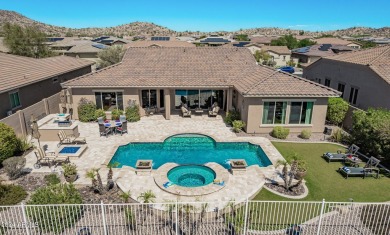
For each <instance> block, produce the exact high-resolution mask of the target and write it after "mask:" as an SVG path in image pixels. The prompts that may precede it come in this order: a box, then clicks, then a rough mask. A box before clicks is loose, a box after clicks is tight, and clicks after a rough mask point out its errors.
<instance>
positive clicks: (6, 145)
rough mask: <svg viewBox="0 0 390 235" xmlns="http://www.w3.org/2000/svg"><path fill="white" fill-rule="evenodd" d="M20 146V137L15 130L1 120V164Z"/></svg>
mask: <svg viewBox="0 0 390 235" xmlns="http://www.w3.org/2000/svg"><path fill="white" fill-rule="evenodd" d="M17 148H18V139H17V137H16V135H15V132H14V130H13V129H12V128H11V127H10V126H8V125H6V124H4V123H2V122H0V164H1V163H2V162H3V161H4V160H5V159H7V158H9V157H12V156H13V155H14V153H15V151H16V150H17Z"/></svg>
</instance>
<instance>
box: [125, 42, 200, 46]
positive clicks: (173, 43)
mask: <svg viewBox="0 0 390 235" xmlns="http://www.w3.org/2000/svg"><path fill="white" fill-rule="evenodd" d="M126 46H127V47H196V45H195V44H192V43H189V42H184V41H135V42H131V43H129V44H127V45H126Z"/></svg>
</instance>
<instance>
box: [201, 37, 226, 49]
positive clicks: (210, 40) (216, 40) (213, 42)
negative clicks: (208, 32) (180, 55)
mask: <svg viewBox="0 0 390 235" xmlns="http://www.w3.org/2000/svg"><path fill="white" fill-rule="evenodd" d="M231 42H232V40H230V39H229V38H226V37H219V36H210V37H207V38H204V39H200V40H197V41H195V42H194V43H198V44H201V45H206V46H214V47H215V46H222V45H225V44H228V43H231Z"/></svg>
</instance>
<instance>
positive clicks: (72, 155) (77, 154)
mask: <svg viewBox="0 0 390 235" xmlns="http://www.w3.org/2000/svg"><path fill="white" fill-rule="evenodd" d="M66 147H71V148H73V147H77V148H80V149H79V150H77V152H75V153H60V152H61V150H62V149H64V148H66ZM87 148H88V145H86V144H83V145H74V144H73V145H61V147H59V148H58V150H57V153H58V156H69V157H80V156H81V155H82V154H83V153H84V151H85V150H86V149H87Z"/></svg>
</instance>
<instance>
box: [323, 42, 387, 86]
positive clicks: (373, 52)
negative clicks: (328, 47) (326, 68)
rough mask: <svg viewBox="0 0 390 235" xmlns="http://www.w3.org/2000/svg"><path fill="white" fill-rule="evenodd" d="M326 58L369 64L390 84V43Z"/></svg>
mask: <svg viewBox="0 0 390 235" xmlns="http://www.w3.org/2000/svg"><path fill="white" fill-rule="evenodd" d="M325 59H328V60H335V61H341V62H346V63H352V64H359V65H364V66H368V67H369V68H371V69H372V70H373V71H374V72H376V73H377V74H378V75H379V76H380V77H382V78H383V79H384V80H385V81H386V82H387V83H389V84H390V45H386V46H378V47H374V48H368V49H364V50H359V51H353V52H347V53H342V54H338V55H334V56H328V57H325Z"/></svg>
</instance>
